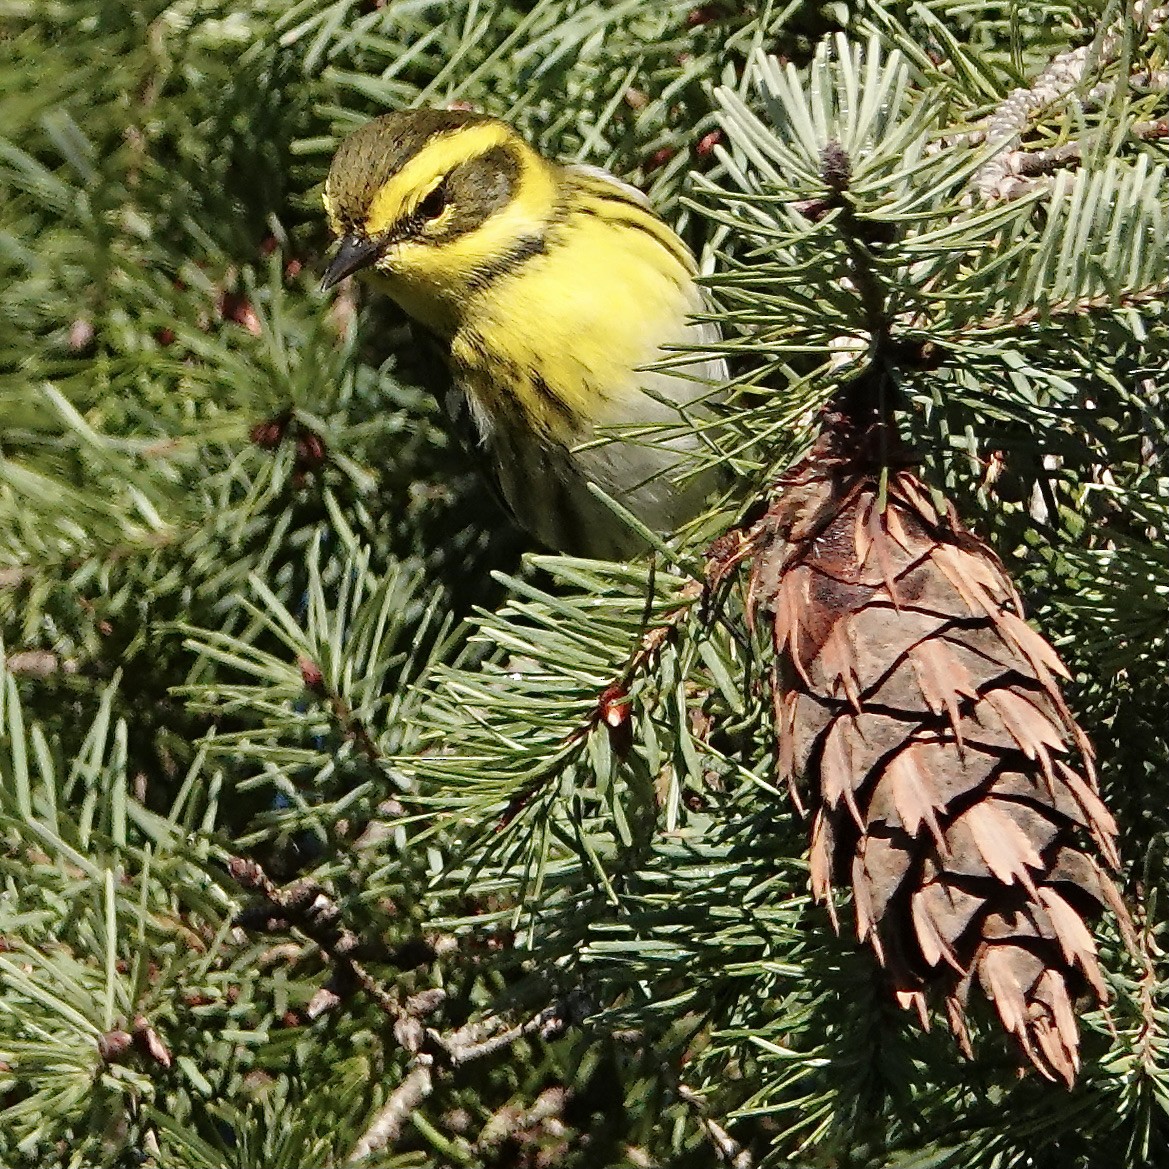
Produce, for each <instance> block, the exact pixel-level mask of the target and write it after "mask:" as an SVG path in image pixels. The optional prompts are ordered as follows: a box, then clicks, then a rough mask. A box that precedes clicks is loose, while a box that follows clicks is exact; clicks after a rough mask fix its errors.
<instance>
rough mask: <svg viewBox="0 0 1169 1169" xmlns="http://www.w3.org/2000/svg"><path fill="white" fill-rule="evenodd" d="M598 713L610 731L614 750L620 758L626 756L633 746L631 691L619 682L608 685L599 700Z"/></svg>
mask: <svg viewBox="0 0 1169 1169" xmlns="http://www.w3.org/2000/svg"><path fill="white" fill-rule="evenodd" d="M597 713H598V715H599V716H600V719H601V722H603V723H604V724H605V728H606V729H607V730H608V732H609V743H610V745H611V746H612V748H613V751H614V752H615V753H616V755H617V757H618V758H619V759H620V758H624V757H625V756H626V755H628V754H629V749H630V748H631V747H632V746H633V722H632V711H631V709H630V703H629V692H628V691H627V690H626V689H625V687H624V686H622V685H621V684H620V683H617V682H615V683H614V684H613V685H612V686H608V687H606V688H605V689H604V690H603V691H602V692H601V697H600V698H599V699H598V700H597Z"/></svg>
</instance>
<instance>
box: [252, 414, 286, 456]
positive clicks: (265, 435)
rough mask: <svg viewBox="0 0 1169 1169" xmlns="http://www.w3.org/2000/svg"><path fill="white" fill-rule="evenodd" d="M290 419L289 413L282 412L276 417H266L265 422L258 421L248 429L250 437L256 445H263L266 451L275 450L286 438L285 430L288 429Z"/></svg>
mask: <svg viewBox="0 0 1169 1169" xmlns="http://www.w3.org/2000/svg"><path fill="white" fill-rule="evenodd" d="M288 421H289V420H288V415H287V414H280V415H278V416H277V417H275V418H266V419H265V420H264V421H263V422H257V423H256V425H255V426H253V427H252V428H251V430H249V431H248V438H250V439H251V440H252V442H254V443H255V444H256V446H258V447H263V448H264V450H266V451H271V450H275V449H276V448H277V447H278V446H279V445H280V442H281V440H282V439H283V438H284V432H285V430H287V429H288Z"/></svg>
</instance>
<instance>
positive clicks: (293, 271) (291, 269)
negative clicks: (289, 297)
mask: <svg viewBox="0 0 1169 1169" xmlns="http://www.w3.org/2000/svg"><path fill="white" fill-rule="evenodd" d="M303 267H304V264H302V263H301V262H300V260H289V261H288V263H287V264H285V265H284V279H285V280H295V279H296V278H297V277H298V276H299V275H300V273H301V269H302V268H303Z"/></svg>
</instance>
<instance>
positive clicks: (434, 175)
mask: <svg viewBox="0 0 1169 1169" xmlns="http://www.w3.org/2000/svg"><path fill="white" fill-rule="evenodd" d="M514 137H515V136H514V134H513V132H512V130H511V129H510V127H508V126H505V125H504V124H503V123H502V122H476V123H472V124H471V125H467V126H459V127H457V128H455V129H454V130H450V131H448V132H446V133H443V134H439V135H437V136H435V137H434V138H432V139H431V140H430V141H429V142H427V143H426V145H425V146H423V147H422V149H421V150H419V151H418V153H417V154H415V155H414V157H413V158H411V159H410V161H409V162H407V163H406V165H405V166H403V167H402V169H401V170H400V171H398V173H397V174H396V175H394V176H393V177H392V178H390V179H389V180H388V181H386V182H385V183H383V184H382V187H381V189H380V190H379V191H378V192H377V194H376V195H374V197H373V199H372V200H371V202H370V205H369V211H368V213H367V214H366V217H365V231H366V234H367V235H369V236H371V237H372V236H376V235H381V234H382V233H383V232H385V231H388V230H389V229H390V228H391V227H393V226H394V224H395V223H398V222H399V221H400V220H402V219H404V218H405V217H406V216H407V215H409V214H410V213H411V212H412V211H413V210H414V208H415V207H416V206H417V205H418V203H419V202H421V200H422V199H424V198H426V196H427V195H428V194H429V193H430V192H431V191H432V190H434V188H435V186H436V185H437V184H438V183H439V182H441V181H442V179H443V178H444V177H445V176H446V175H447V174H448V173H450V171H451V170H452V169H454V167H456V166H457V165H458V164H459V163H460V162H466V161H467V159H469V158H474V157H475V156H476V155H479V154H485V153H486V152H487V151H488V150H490V149H491V148H492V147H493V146H502V145H503V144H504V143H506V142H510V141H513V140H514Z"/></svg>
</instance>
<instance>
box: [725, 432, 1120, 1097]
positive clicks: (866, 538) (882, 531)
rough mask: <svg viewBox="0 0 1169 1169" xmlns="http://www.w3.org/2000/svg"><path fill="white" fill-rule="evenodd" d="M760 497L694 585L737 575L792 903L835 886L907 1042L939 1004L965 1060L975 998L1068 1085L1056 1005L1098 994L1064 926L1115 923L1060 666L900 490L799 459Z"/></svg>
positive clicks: (1068, 1064) (1070, 1069)
mask: <svg viewBox="0 0 1169 1169" xmlns="http://www.w3.org/2000/svg"><path fill="white" fill-rule="evenodd" d="M821 453H822V454H823V453H824V452H821ZM779 487H780V490H779V491H778V492H777V493H776V495H775V498H774V502H773V503H772V505H771V507H770V508H769V510H768V512H767V513H766V514H765V515H764V516H763V518H762V519H760V520H759V521H757V522H756V523H755V524H754V525H753V526H752V527H751V528H750V529H749V530H747V531H742V532H740V533H739V535H738V545H737V546H734V545H733V544H724V546H723V548H722V549H721V553H720V554H716V555H715V557H714V560H713V562H712V577H713V579H714V580H715V582H716V583H717V581H718V580H719V579H721V578H723V577H725V576H726V575H727V573H728V572H729V570H730V568H731V567H732V566H733V565H734V564H738V563H740V562H742V561H745V560H750V562H751V570H750V588H749V602H750V603H749V611H750V612H752V613H753V614H754V615H755V619H756V621H762V620H766V621H767V622H768V623H769V624H770V632H771V633H772V640H773V644H774V648H775V652H776V661H777V668H776V670H775V671H774V674H773V680H774V681H773V696H774V707H775V721H776V732H777V742H778V751H779V770H780V772H781V774H782V776H783V778H784V780H785V781H786V782H787V784H788V785H789V788H790V790H791V791H792V793H793V796H794V797H795V799H796V802H797V804H800V794H799V793H800V789H801V787H802V788H804V789H805V790H808V789H810V790H812V791H814V792H815V793H816V796H817V802H816V806H815V808H814V812H813V819H812V834H811V837H812V839H811V881H812V890H813V893H814V895H815V896H816V897H817V898H818V899H820V900H822V901H824V902H826V903H827V905H828V907H829V912H830V913H831V915H832V919H833V922H834V923H835V922H836V911H835V907H834V898H833V887H834V884H836V883H843V882H844V881H847V882H850V883H851V887H852V895H853V907H854V912H855V917H856V930H857V934H858V936H859V938H860V939H861V940H862V941H867V942H868V943H869V944H870V945H871V946H872V948H873V950H874V952H875V953H876V956H877V958H878V960H879V961H880V962H881V964H882V965H883V966H885V967H886V968H887V969H888V971H889V974H890V976H891V979H892V982H893V987H894V992H895V994H896V996H897V999H898V1001H899V1002H900V1003H901V1004H902V1005H903V1006H905V1007H912V1008H913V1009H915V1010H916V1012H917V1014H918V1016H919V1017H920V1019H921V1021H922V1024H923V1025H924V1026H928V1025H929V1016H928V1013H927V1001H926V996H927V993H928V992H930V991H939V992H940V993H941V995H942V996H943V997H944V1000H945V1005H946V1011H947V1015H948V1018H949V1022H950V1025H951V1027H952V1028H953V1030H954V1032H955V1034H956V1036H957V1037H958V1040H959V1043H960V1045H961V1046H962V1048H963V1050H964V1051H966V1052H967V1053H969V1051H970V1040H969V1035H968V1031H967V1026H966V1006H967V1002H968V997H969V993H970V989H971V987H972V985H973V984H974V983H978V984H979V985H980V986H981V987H982V989H983V991H984V992H985V993H986V995H987V996H988V997H989V998H990V999H991V1000H992V1001H993V1003H994V1006H995V1009H996V1010H997V1012H998V1016H999V1018H1000V1019H1001V1020H1002V1024H1003V1026H1004V1027H1005V1028H1006V1030H1007V1031H1008V1032H1010V1034H1011V1035H1012V1036H1013V1037H1014V1039H1015V1040H1016V1041H1017V1042H1018V1044H1019V1046H1020V1048H1021V1049H1022V1051H1023V1053H1024V1054H1025V1055H1026V1057H1027V1058H1028V1059H1029V1060H1030V1062H1031V1063H1032V1064H1033V1065H1034V1066H1035V1068H1037V1069H1038V1070H1039V1072H1041V1073H1042V1074H1043V1075H1044V1076H1047V1077H1048V1078H1051V1079H1057V1080H1062V1081H1064V1082H1065V1083H1067V1084H1068V1085H1070V1084H1071V1083H1072V1082H1073V1081H1074V1078H1075V1075H1076V1072H1077V1070H1078V1068H1079V1033H1078V1028H1077V1024H1076V1015H1075V1009H1074V1003H1075V1000H1076V997H1077V995H1078V994H1079V993H1080V992H1081V991H1083V990H1087V992H1088V993H1090V995H1091V996H1092V997H1093V998H1094V999H1095V1001H1096V1002H1098V1003H1100V1004H1103V1003H1105V1002H1106V1001H1107V998H1108V993H1107V989H1106V986H1105V983H1104V979H1103V976H1102V974H1101V970H1100V965H1099V961H1098V958H1097V953H1096V945H1095V942H1094V940H1093V937H1092V934H1091V932H1090V930H1089V928H1088V925H1087V924H1086V920H1090V919H1091V918H1092V917H1094V916H1095V915H1097V914H1098V913H1099V911H1100V910H1101V908H1103V907H1104V906H1108V907H1110V908H1111V909H1112V910H1113V911H1114V912H1115V913H1116V914H1117V916H1118V917H1119V919H1120V921H1121V923H1122V926H1123V927H1124V928H1125V931H1126V934H1127V933H1128V930H1129V926H1128V917H1127V914H1126V912H1125V908H1124V905H1123V902H1122V901H1121V898H1120V896H1119V894H1118V892H1117V890H1116V888H1115V886H1114V885H1113V883H1112V881H1111V880H1110V879H1109V877H1108V876H1107V875H1106V874H1105V872H1104V870H1103V867H1102V865H1101V861H1102V862H1103V865H1104V866H1107V867H1110V868H1116V867H1117V865H1118V857H1117V851H1116V844H1115V838H1116V824H1115V822H1114V821H1113V819H1112V816H1111V815H1110V814H1109V812H1108V810H1107V809H1106V808H1105V807H1104V805H1103V803H1102V802H1101V800H1100V797H1099V795H1098V794H1097V787H1096V778H1095V772H1094V769H1093V762H1092V760H1093V755H1092V748H1091V746H1090V745H1089V743H1088V741H1087V738H1086V737H1085V735H1084V733H1083V731H1082V730H1081V729H1080V728H1079V726H1078V725H1077V724H1076V722H1075V720H1074V719H1073V717H1072V715H1071V713H1070V711H1069V710H1068V707H1067V704H1066V703H1065V701H1064V699H1063V696H1062V694H1061V691H1060V684H1059V679H1060V678H1066V677H1067V676H1068V675H1067V671H1066V669H1065V667H1064V666H1063V664H1062V662H1061V661H1060V659H1059V657H1058V656H1057V655H1056V653H1055V651H1054V650H1053V649H1052V647H1051V646H1050V645H1049V644H1048V643H1047V641H1045V640H1044V638H1043V637H1041V636H1040V635H1039V634H1038V633H1037V632H1035V630H1034V629H1032V628H1031V627H1030V626H1029V625H1028V624H1027V623H1026V622H1025V621H1024V620H1023V615H1022V606H1021V604H1020V601H1019V597H1018V595H1017V593H1016V592H1015V590H1014V588H1013V587H1012V585H1011V583H1010V580H1009V579H1008V577H1007V575H1006V572H1005V570H1004V568H1003V566H1002V564H1001V563H1000V562H999V560H998V558H997V557H996V556H995V555H994V553H993V552H992V551H991V550H990V549H989V548H988V547H987V546H986V545H985V544H984V543H982V542H981V541H980V540H978V539H977V538H976V537H974V536H973V535H972V534H971V533H970V532H969V531H967V530H965V529H964V528H963V527H962V526H961V524H960V523H959V522H958V521H957V519H956V517H955V516H954V515H953V513H952V510H950V511H948V514H944V515H943V514H939V512H938V510H937V509H936V508H935V506H934V504H933V503H932V502H931V500H930V498H929V495H928V493H927V492H926V491H925V489H924V488H923V486H922V484H921V483H920V481H919V480H918V479H916V478H915V477H914V476H913V475H912V474H910V473H908V472H907V471H895V472H890V473H889V474H888V476H887V478H886V480H885V484H884V490H883V491H882V490H881V487H880V482H879V480H878V478H877V477H876V476H875V475H872V474H869V473H866V472H863V471H858V470H857V469H856V468H855V467H851V468H850V466H849V465H848V464H847V463H841V462H840V461H839V460H833V459H831V458H830V457H829V458H828V459H825V458H823V457H817V456H816V455H813V456H811V457H809V459H807V460H805V461H804V462H803V463H801V464H799V465H798V466H797V467H796V468H795V469H794V470H793V471H792V472H791V473H790V474H789V475H788V476H786V477H785V479H784V481H783V482H782V483H781V484H780V485H779Z"/></svg>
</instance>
